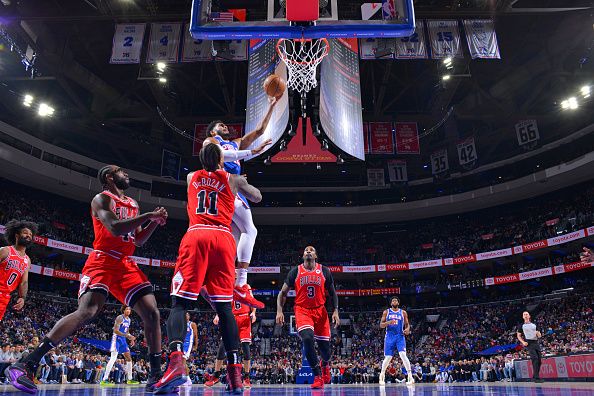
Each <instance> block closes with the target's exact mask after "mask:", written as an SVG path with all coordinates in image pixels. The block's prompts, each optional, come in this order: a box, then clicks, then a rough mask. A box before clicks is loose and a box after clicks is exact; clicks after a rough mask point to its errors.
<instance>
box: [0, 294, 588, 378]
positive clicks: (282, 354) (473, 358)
mask: <svg viewBox="0 0 594 396" xmlns="http://www.w3.org/2000/svg"><path fill="white" fill-rule="evenodd" d="M531 303H533V304H536V305H537V306H536V307H535V308H534V310H533V313H534V321H535V323H537V325H538V326H539V328H540V329H542V331H543V333H544V337H543V342H542V345H543V352H544V354H545V355H551V354H566V353H578V352H585V351H594V313H593V310H592V307H593V306H594V294H592V293H591V292H590V293H585V292H582V291H580V292H579V293H578V292H576V293H575V294H573V295H571V296H565V297H564V296H560V297H557V298H554V299H550V300H542V299H540V300H539V299H537V300H532V301H531ZM75 304H76V302H75V301H74V300H70V301H68V302H63V301H59V300H52V299H49V298H48V297H47V296H44V295H37V294H35V293H33V295H32V296H31V297H30V298H29V299H28V302H27V305H26V308H25V310H24V311H23V312H13V311H9V312H8V313H7V315H6V317H5V318H4V319H3V320H2V322H0V342H1V346H2V348H1V350H0V376H1V375H3V374H2V373H3V370H2V368H3V367H6V366H7V365H8V364H10V363H12V362H14V361H16V360H18V359H19V358H20V357H22V356H23V354H27V353H29V352H30V351H31V350H32V349H33V348H34V347H35V346H36V345H37V344H38V343H39V340H40V339H42V338H43V337H44V335H45V334H46V333H47V331H49V329H50V328H51V327H52V325H53V324H54V323H55V322H56V321H57V320H58V319H59V318H60V317H62V316H63V315H64V314H66V313H68V312H70V311H71V310H73V309H74V307H75ZM526 304H527V303H526V302H521V301H518V302H513V303H506V304H498V303H490V304H483V305H474V306H466V307H457V308H454V309H432V310H424V311H416V310H409V317H410V320H411V324H412V334H411V335H410V336H408V337H407V345H408V347H407V353H408V356H409V359H410V360H411V362H412V363H413V365H414V367H413V374H414V377H415V379H416V380H417V381H418V382H464V381H506V380H507V381H509V380H512V379H513V378H514V373H513V364H512V361H513V359H518V358H525V357H526V356H527V354H526V352H525V351H524V350H523V349H521V348H520V347H515V348H512V349H511V350H509V351H506V352H503V354H499V355H495V356H480V355H478V352H481V351H482V350H484V349H486V348H489V347H491V346H496V345H506V344H516V329H517V325H518V324H519V323H520V322H521V312H522V311H523V310H524V309H526V308H525V307H526ZM383 308H384V307H380V306H377V307H374V309H375V310H374V311H373V312H366V313H353V314H349V313H344V314H342V317H343V318H344V319H349V320H350V324H349V325H342V326H341V327H340V328H339V329H338V331H337V332H336V334H334V335H333V338H332V344H333V359H332V369H331V372H332V377H333V381H334V382H335V383H376V382H377V381H378V376H379V371H380V364H381V360H382V358H383V332H382V330H381V329H380V328H379V319H380V317H381V309H383ZM368 311H369V309H368ZM118 313H119V307H118V306H115V305H114V306H109V307H107V308H105V309H104V312H103V313H102V314H101V315H99V316H98V318H97V319H96V320H94V321H93V322H92V323H90V324H88V325H87V326H86V327H85V328H83V329H81V330H80V331H78V332H77V334H75V335H74V336H73V337H70V338H68V339H67V340H65V341H64V342H63V343H62V344H61V345H60V346H59V347H58V348H56V349H54V350H53V351H50V352H49V353H48V354H47V355H46V356H44V358H43V359H42V362H41V364H40V366H39V369H38V371H37V373H36V378H37V379H38V381H39V382H41V383H80V382H86V383H97V382H98V381H100V379H101V377H102V375H103V372H104V369H105V366H106V363H107V360H108V358H109V356H108V353H107V352H105V351H100V350H98V349H95V348H94V347H91V346H88V345H86V344H83V343H81V342H80V340H79V337H85V338H95V339H99V340H109V339H110V337H111V332H112V326H113V320H114V319H115V317H116V316H117V315H118ZM428 315H429V316H428ZM431 315H438V316H431ZM213 316H214V315H213V313H209V312H200V313H198V314H194V320H195V321H196V323H197V325H198V334H199V342H198V350H197V352H195V353H194V354H193V356H192V358H191V360H190V361H189V367H190V375H191V378H192V380H193V381H194V382H195V383H202V382H203V381H204V379H203V374H204V372H205V371H208V372H212V371H213V369H214V358H215V356H216V352H217V349H218V343H219V342H220V341H219V340H220V339H219V335H218V329H217V328H216V326H215V325H214V324H213V323H212V318H213ZM162 317H163V318H166V317H167V313H165V312H163V313H162ZM132 319H133V326H132V327H131V332H132V333H133V334H134V335H135V336H137V342H138V344H137V346H136V347H134V348H132V352H133V353H136V355H135V356H134V366H133V376H134V379H136V380H139V381H145V380H146V376H147V371H148V366H147V364H146V363H145V361H144V359H143V357H144V353H145V352H146V351H145V344H144V340H143V335H142V325H141V323H140V321H139V319H138V318H137V317H136V316H135V315H133V318H132ZM263 322H264V321H258V322H256V324H255V325H254V330H255V331H254V340H253V344H252V349H251V350H252V370H251V372H250V376H251V379H252V382H253V383H261V384H264V383H272V384H280V383H293V382H295V379H296V376H297V373H298V371H299V368H300V366H301V359H302V357H301V346H300V341H299V339H298V337H296V336H292V335H289V334H288V331H287V330H288V329H287V328H286V327H285V328H283V329H278V328H274V327H270V326H267V325H264V324H263ZM161 325H162V327H163V330H164V331H165V327H164V322H162V323H161ZM163 334H164V343H163V345H167V343H166V332H164V333H163ZM264 340H267V342H266V344H267V345H269V347H268V349H267V348H265V347H264V346H265V345H264V344H265V343H264ZM164 357H165V356H164ZM163 363H165V360H164V361H163ZM123 365H124V364H123V361H118V363H116V365H115V366H114V369H113V371H112V373H111V374H110V378H111V380H112V381H114V382H123V381H124V379H125V376H124V367H123ZM0 378H1V377H0ZM405 378H406V370H404V369H403V367H402V366H401V363H400V360H399V359H398V358H397V356H396V357H395V359H393V361H392V363H391V366H390V367H389V369H388V371H387V376H386V380H387V381H389V382H402V381H404V380H405Z"/></svg>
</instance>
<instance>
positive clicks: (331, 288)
mask: <svg viewBox="0 0 594 396" xmlns="http://www.w3.org/2000/svg"><path fill="white" fill-rule="evenodd" d="M322 273H323V274H324V278H326V283H324V286H325V288H326V290H328V294H329V295H330V298H332V308H334V309H338V294H336V289H335V288H334V278H333V277H332V271H330V268H328V267H324V266H322Z"/></svg>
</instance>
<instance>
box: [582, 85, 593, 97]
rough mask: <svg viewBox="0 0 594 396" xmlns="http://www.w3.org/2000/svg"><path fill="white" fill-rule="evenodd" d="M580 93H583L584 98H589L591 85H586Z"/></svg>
mask: <svg viewBox="0 0 594 396" xmlns="http://www.w3.org/2000/svg"><path fill="white" fill-rule="evenodd" d="M580 92H581V93H582V96H583V97H584V98H589V97H590V92H591V87H590V86H589V85H584V86H583V87H582V89H580Z"/></svg>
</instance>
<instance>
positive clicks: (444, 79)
mask: <svg viewBox="0 0 594 396" xmlns="http://www.w3.org/2000/svg"><path fill="white" fill-rule="evenodd" d="M450 78H452V76H450V75H449V74H446V75H444V76H443V77H441V79H442V80H443V81H448V80H449V79H450Z"/></svg>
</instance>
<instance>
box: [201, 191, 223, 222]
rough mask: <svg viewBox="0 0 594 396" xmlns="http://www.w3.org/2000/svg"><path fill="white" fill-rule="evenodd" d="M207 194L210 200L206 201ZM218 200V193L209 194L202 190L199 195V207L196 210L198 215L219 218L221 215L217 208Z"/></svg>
mask: <svg viewBox="0 0 594 396" xmlns="http://www.w3.org/2000/svg"><path fill="white" fill-rule="evenodd" d="M207 194H208V200H207V199H206V197H207ZM218 199H219V192H218V191H211V192H209V193H207V192H206V190H200V192H199V193H198V207H197V208H196V214H205V213H206V214H209V215H211V216H217V215H218V214H219V209H218V208H217V201H218ZM207 207H208V209H207Z"/></svg>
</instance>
